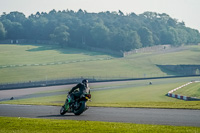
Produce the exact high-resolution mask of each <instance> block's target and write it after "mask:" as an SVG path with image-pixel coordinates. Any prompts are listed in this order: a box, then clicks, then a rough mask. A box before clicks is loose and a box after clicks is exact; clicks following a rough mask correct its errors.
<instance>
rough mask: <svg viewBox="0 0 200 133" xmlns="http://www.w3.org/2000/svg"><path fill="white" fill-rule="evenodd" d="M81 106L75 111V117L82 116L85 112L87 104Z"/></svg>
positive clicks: (83, 103)
mask: <svg viewBox="0 0 200 133" xmlns="http://www.w3.org/2000/svg"><path fill="white" fill-rule="evenodd" d="M79 104H80V105H79V106H78V108H76V109H74V114H75V115H80V114H82V113H83V112H84V111H85V107H86V103H85V102H80V103H79Z"/></svg>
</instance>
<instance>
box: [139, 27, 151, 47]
mask: <svg viewBox="0 0 200 133" xmlns="http://www.w3.org/2000/svg"><path fill="white" fill-rule="evenodd" d="M138 34H139V36H140V39H141V42H142V44H143V46H144V47H148V46H152V45H153V44H154V41H153V36H152V32H151V31H150V30H149V29H148V28H147V27H142V28H140V29H139V30H138Z"/></svg>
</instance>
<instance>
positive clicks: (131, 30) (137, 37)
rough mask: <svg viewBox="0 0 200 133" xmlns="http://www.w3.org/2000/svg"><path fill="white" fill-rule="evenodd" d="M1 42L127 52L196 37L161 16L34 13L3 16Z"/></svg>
mask: <svg viewBox="0 0 200 133" xmlns="http://www.w3.org/2000/svg"><path fill="white" fill-rule="evenodd" d="M4 39H27V40H28V39H30V40H52V41H55V42H57V43H56V45H60V46H62V47H64V46H71V47H85V46H88V47H97V48H106V49H110V50H114V51H130V50H133V49H137V48H141V47H148V46H153V45H158V44H161V45H162V44H171V45H173V46H179V45H182V44H186V45H189V44H197V43H200V33H199V31H198V30H195V29H191V28H188V27H186V26H185V23H184V22H178V20H177V19H173V18H171V17H170V16H169V15H167V14H165V13H162V14H159V13H155V12H144V13H142V14H139V15H136V14H135V13H130V14H124V13H123V12H122V11H119V12H109V11H107V12H100V13H88V12H87V11H83V10H81V9H80V10H79V11H78V12H74V11H72V10H63V11H56V10H52V11H50V12H49V13H45V12H42V13H40V12H37V13H36V14H31V15H30V16H28V17H25V15H24V14H23V13H20V12H10V13H9V14H6V13H3V14H2V15H1V16H0V40H4Z"/></svg>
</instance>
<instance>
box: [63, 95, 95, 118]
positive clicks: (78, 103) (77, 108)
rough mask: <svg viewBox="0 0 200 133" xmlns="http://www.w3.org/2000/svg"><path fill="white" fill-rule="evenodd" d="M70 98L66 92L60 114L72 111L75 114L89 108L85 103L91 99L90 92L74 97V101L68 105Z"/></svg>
mask: <svg viewBox="0 0 200 133" xmlns="http://www.w3.org/2000/svg"><path fill="white" fill-rule="evenodd" d="M71 100H72V99H71V96H70V94H68V95H67V99H66V101H65V104H64V105H63V106H62V107H61V109H60V114H61V115H64V114H65V113H74V114H75V115H80V114H82V113H83V112H84V111H86V110H87V109H88V108H89V107H88V106H87V105H86V102H87V101H91V94H88V93H84V94H82V95H81V96H80V97H79V98H75V102H74V103H72V104H71V105H70V104H69V103H70V102H71Z"/></svg>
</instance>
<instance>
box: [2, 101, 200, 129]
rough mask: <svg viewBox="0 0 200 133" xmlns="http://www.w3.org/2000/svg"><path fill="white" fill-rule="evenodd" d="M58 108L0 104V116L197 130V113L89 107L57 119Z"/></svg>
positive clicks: (199, 112) (199, 114) (198, 124)
mask: <svg viewBox="0 0 200 133" xmlns="http://www.w3.org/2000/svg"><path fill="white" fill-rule="evenodd" d="M59 111H60V107H59V106H37V105H8V104H0V116H9V117H29V118H46V119H69V120H84V121H85V120H89V121H106V122H125V123H138V124H156V125H175V126H195V127H200V110H186V109H148V108H105V107H90V108H89V109H88V110H87V111H86V112H84V113H83V114H81V115H80V116H75V115H74V114H72V113H69V114H65V115H64V116H61V115H60V114H59Z"/></svg>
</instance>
